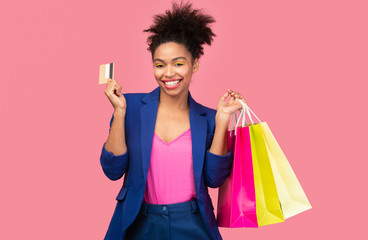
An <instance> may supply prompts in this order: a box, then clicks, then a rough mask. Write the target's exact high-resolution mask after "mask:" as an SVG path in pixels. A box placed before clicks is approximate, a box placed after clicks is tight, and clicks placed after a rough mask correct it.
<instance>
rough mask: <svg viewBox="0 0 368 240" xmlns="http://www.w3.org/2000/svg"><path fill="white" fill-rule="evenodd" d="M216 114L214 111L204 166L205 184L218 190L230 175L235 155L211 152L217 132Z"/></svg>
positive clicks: (229, 152)
mask: <svg viewBox="0 0 368 240" xmlns="http://www.w3.org/2000/svg"><path fill="white" fill-rule="evenodd" d="M215 114H216V111H213V114H212V115H213V116H212V118H211V120H212V121H210V122H211V124H210V127H211V133H210V135H209V136H207V141H208V144H206V146H207V148H206V152H205V159H204V166H203V175H204V182H205V184H206V185H207V186H208V187H211V188H218V187H220V186H221V185H222V184H223V183H224V182H225V180H226V178H227V177H228V176H229V175H230V172H231V167H232V163H233V153H232V152H231V150H229V151H228V153H227V154H225V155H217V154H213V153H211V152H210V151H209V150H210V147H211V145H212V140H213V136H214V131H215V121H214V119H215Z"/></svg>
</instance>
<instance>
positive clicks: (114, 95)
mask: <svg viewBox="0 0 368 240" xmlns="http://www.w3.org/2000/svg"><path fill="white" fill-rule="evenodd" d="M105 95H106V96H107V97H108V99H109V100H110V102H111V104H112V106H113V107H114V110H118V109H121V110H125V109H126V101H125V97H124V95H123V94H121V84H120V83H119V82H117V81H116V80H113V79H111V78H109V79H108V80H107V84H106V89H105Z"/></svg>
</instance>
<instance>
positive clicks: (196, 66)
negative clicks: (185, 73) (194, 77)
mask: <svg viewBox="0 0 368 240" xmlns="http://www.w3.org/2000/svg"><path fill="white" fill-rule="evenodd" d="M198 68H199V63H198V58H195V59H194V62H193V72H194V73H195V72H197V71H198Z"/></svg>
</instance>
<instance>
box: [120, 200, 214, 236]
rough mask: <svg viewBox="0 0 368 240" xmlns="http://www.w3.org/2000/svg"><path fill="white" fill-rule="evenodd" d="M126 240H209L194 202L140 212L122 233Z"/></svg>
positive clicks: (150, 207) (144, 208)
mask: <svg viewBox="0 0 368 240" xmlns="http://www.w3.org/2000/svg"><path fill="white" fill-rule="evenodd" d="M125 239H126V240H145V239H149V240H154V239H160V240H188V239H196V240H209V239H211V238H210V236H209V234H208V232H207V230H206V227H205V225H204V223H203V220H202V218H201V215H200V212H199V209H198V203H197V199H195V198H192V199H191V200H190V201H187V202H180V203H173V204H149V203H146V202H144V201H143V203H142V207H141V210H140V212H139V214H138V216H137V217H136V219H135V220H134V222H133V223H132V225H130V226H129V227H128V229H127V231H126V233H125Z"/></svg>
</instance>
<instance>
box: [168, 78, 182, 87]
mask: <svg viewBox="0 0 368 240" xmlns="http://www.w3.org/2000/svg"><path fill="white" fill-rule="evenodd" d="M181 80H183V79H177V80H169V81H168V80H163V82H164V84H165V87H166V88H168V89H174V88H177V87H178V86H179V83H180V82H181Z"/></svg>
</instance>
